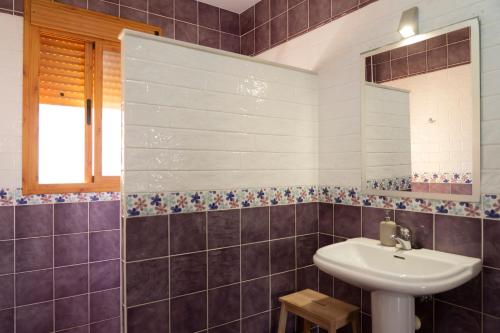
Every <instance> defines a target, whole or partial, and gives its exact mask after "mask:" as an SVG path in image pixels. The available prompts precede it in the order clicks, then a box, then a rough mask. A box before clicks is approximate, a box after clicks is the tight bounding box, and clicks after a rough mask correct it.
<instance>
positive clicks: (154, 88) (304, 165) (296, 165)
mask: <svg viewBox="0 0 500 333" xmlns="http://www.w3.org/2000/svg"><path fill="white" fill-rule="evenodd" d="M122 45H123V47H124V56H125V60H124V66H123V69H122V70H123V77H124V82H123V86H124V91H125V93H124V103H125V104H124V112H125V116H124V142H125V152H124V163H125V170H124V177H123V179H124V188H123V189H122V190H123V191H124V192H126V193H130V194H137V193H144V192H177V191H200V190H201V191H204V190H206V191H212V190H215V189H240V188H248V187H260V186H291V185H306V184H315V183H316V182H317V171H316V170H317V156H318V141H317V126H318V123H317V118H316V117H317V114H318V109H317V101H318V97H317V90H316V87H317V77H316V75H315V74H314V73H311V72H305V71H300V70H295V69H291V68H287V67H279V66H276V65H271V64H267V63H261V62H257V61H253V60H251V59H248V58H246V57H242V56H227V55H226V54H221V53H218V52H217V51H214V52H206V51H205V50H200V49H197V48H191V47H186V46H185V45H180V44H178V43H176V42H173V41H171V40H169V39H165V38H160V37H156V36H146V35H144V34H135V33H130V34H126V35H125V37H124V39H123V40H122Z"/></svg>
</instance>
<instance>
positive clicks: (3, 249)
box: [0, 241, 14, 274]
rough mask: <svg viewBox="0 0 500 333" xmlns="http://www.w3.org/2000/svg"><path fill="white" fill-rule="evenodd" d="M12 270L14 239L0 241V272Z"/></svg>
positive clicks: (5, 272)
mask: <svg viewBox="0 0 500 333" xmlns="http://www.w3.org/2000/svg"><path fill="white" fill-rule="evenodd" d="M13 272H14V241H0V274H8V273H13Z"/></svg>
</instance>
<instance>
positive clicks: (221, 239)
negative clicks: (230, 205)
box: [208, 209, 240, 249]
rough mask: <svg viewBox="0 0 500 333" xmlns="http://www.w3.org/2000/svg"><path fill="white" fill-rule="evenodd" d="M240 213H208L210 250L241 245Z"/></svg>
mask: <svg viewBox="0 0 500 333" xmlns="http://www.w3.org/2000/svg"><path fill="white" fill-rule="evenodd" d="M239 243H240V211H239V210H238V209H231V210H225V211H217V212H208V248H210V249H213V248H218V247H224V246H232V245H239Z"/></svg>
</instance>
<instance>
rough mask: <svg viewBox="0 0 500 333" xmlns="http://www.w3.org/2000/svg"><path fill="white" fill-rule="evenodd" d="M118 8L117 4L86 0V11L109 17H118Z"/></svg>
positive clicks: (101, 0) (100, 0)
mask: <svg viewBox="0 0 500 333" xmlns="http://www.w3.org/2000/svg"><path fill="white" fill-rule="evenodd" d="M119 8H120V7H119V6H118V5H117V4H114V3H110V2H107V1H103V0H88V9H89V10H92V11H95V12H99V13H103V14H107V15H111V16H118V15H119V10H120V9H119Z"/></svg>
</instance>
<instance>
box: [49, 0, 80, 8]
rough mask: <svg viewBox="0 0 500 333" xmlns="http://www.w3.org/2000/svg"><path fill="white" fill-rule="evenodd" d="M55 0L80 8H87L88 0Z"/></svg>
mask: <svg viewBox="0 0 500 333" xmlns="http://www.w3.org/2000/svg"><path fill="white" fill-rule="evenodd" d="M55 2H60V3H64V4H67V5H71V6H74V7H78V8H87V2H86V1H85V0H56V1H55Z"/></svg>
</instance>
